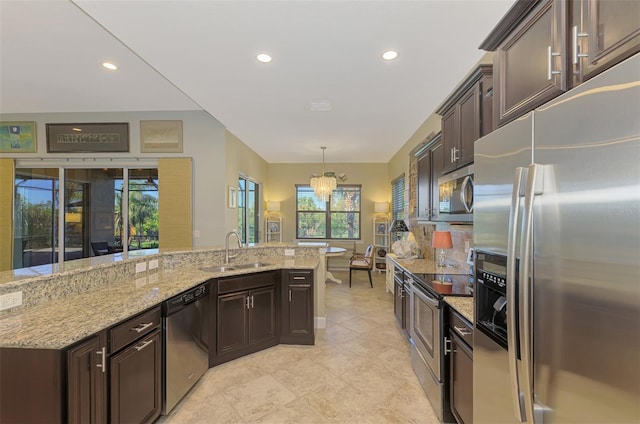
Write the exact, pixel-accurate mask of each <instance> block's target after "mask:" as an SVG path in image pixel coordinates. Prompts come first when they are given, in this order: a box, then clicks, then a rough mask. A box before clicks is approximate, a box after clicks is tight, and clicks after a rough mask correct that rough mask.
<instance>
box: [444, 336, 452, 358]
mask: <svg viewBox="0 0 640 424" xmlns="http://www.w3.org/2000/svg"><path fill="white" fill-rule="evenodd" d="M452 352H453V350H452V349H451V339H450V338H448V337H445V338H444V352H443V353H444V354H445V355H448V354H450V353H452Z"/></svg>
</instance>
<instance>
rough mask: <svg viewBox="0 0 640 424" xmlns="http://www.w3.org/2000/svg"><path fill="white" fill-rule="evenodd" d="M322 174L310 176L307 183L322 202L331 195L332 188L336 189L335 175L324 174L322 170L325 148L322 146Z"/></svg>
mask: <svg viewBox="0 0 640 424" xmlns="http://www.w3.org/2000/svg"><path fill="white" fill-rule="evenodd" d="M321 149H322V174H320V176H319V177H311V182H310V183H309V185H310V186H311V188H312V189H313V193H314V194H315V195H316V197H317V198H318V199H320V200H321V201H323V202H326V201H327V198H328V197H329V196H331V193H332V192H333V190H335V189H336V187H337V183H336V177H333V176H330V177H328V176H326V175H325V172H324V151H325V150H326V149H327V148H326V147H324V146H322V147H321Z"/></svg>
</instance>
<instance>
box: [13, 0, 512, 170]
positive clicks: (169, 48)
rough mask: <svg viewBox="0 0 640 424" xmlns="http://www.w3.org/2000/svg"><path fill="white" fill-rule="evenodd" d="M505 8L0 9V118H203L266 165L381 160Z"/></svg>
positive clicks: (289, 4) (34, 5) (492, 4)
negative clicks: (111, 66)
mask: <svg viewBox="0 0 640 424" xmlns="http://www.w3.org/2000/svg"><path fill="white" fill-rule="evenodd" d="M513 3H514V0H467V1H464V0H422V1H417V0H416V1H401V0H388V1H363V0H360V1H339V0H333V1H332V0H325V1H321V0H315V1H303V0H298V1H270V0H258V1H243V0H235V1H214V0H200V1H179V0H166V1H156V0H147V1H141V0H120V1H114V0H74V1H73V2H71V1H68V0H44V1H34V0H31V1H24V0H1V1H0V112H2V113H37V112H80V111H92V112H111V111H168V110H169V111H171V110H176V111H178V110H195V109H200V108H202V109H204V110H206V111H207V112H208V113H210V114H211V115H212V116H214V117H215V118H216V119H218V120H219V121H220V122H222V123H223V124H224V125H225V126H226V127H227V128H228V129H229V130H230V131H231V132H233V133H234V134H235V135H236V136H238V137H239V138H240V139H241V140H242V141H244V142H245V143H246V144H247V145H249V146H250V147H251V148H252V149H253V150H254V151H256V152H257V153H258V154H259V155H260V156H262V157H263V158H264V159H265V160H267V161H268V162H270V163H293V162H306V163H315V162H319V160H320V159H321V155H322V153H321V150H320V147H321V146H327V151H326V160H327V162H333V163H335V162H373V163H376V162H377V163H380V162H387V161H389V159H390V158H391V157H392V155H393V154H394V153H396V152H397V151H398V149H399V148H400V147H401V146H402V145H403V144H404V143H405V142H406V141H407V140H408V139H409V137H411V135H412V134H413V133H414V132H415V131H416V130H417V129H418V127H419V126H420V125H421V124H422V123H423V122H424V120H425V119H426V118H427V117H428V116H429V115H430V114H431V113H433V112H434V111H435V109H436V108H437V106H438V105H439V104H440V103H441V102H442V101H443V100H444V98H445V97H446V96H447V95H448V94H449V93H450V92H451V91H452V89H453V88H454V87H455V86H456V85H457V84H458V83H459V82H460V80H461V79H462V78H463V77H464V76H465V74H467V72H469V71H470V70H471V68H472V67H473V66H474V64H476V63H477V62H478V60H480V58H481V57H482V55H483V53H484V52H482V51H481V50H478V45H479V44H480V42H481V41H482V40H483V39H484V37H485V36H486V35H487V34H488V33H489V32H490V31H491V29H492V28H493V27H494V26H495V24H496V23H497V22H498V21H499V20H500V19H501V18H502V16H503V15H504V14H505V13H506V11H507V10H508V9H509V7H511V5H512V4H513ZM387 49H395V50H397V51H398V52H399V53H400V56H399V57H398V59H396V60H395V61H393V62H384V61H382V60H381V59H380V55H381V53H382V52H383V51H384V50H387ZM259 52H268V53H269V54H271V55H272V57H273V61H272V62H271V63H269V64H262V63H259V62H257V61H256V59H255V56H256V54H257V53H259ZM107 59H108V60H110V61H113V62H114V63H117V64H118V66H119V70H118V71H115V72H113V71H112V72H108V71H106V70H104V69H103V68H102V67H101V66H100V63H101V62H102V61H103V60H107ZM319 100H329V101H330V102H331V105H332V110H331V111H328V112H312V111H310V104H311V102H314V101H319Z"/></svg>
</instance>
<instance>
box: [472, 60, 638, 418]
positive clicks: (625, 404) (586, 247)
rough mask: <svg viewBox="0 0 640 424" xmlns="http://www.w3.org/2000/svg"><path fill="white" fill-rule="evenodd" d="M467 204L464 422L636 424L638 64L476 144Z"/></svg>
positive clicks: (582, 87) (598, 80)
mask: <svg viewBox="0 0 640 424" xmlns="http://www.w3.org/2000/svg"><path fill="white" fill-rule="evenodd" d="M474 202H475V210H474V229H473V232H474V247H475V250H476V262H477V264H476V277H477V279H476V295H475V296H476V298H475V302H476V304H475V314H476V331H475V333H474V351H473V361H474V363H473V368H474V386H473V395H474V404H473V407H474V413H473V417H474V423H475V424H481V423H491V424H495V423H503V422H507V423H515V422H527V423H542V422H544V423H639V422H640V54H636V55H635V56H633V57H631V58H629V59H627V60H626V61H624V62H622V63H620V64H618V65H617V66H615V67H613V68H611V69H609V70H607V71H605V72H604V73H602V74H600V75H598V76H596V77H594V78H593V79H591V80H589V81H587V82H586V83H584V84H582V85H580V86H578V87H576V88H575V89H573V90H571V91H569V92H567V93H565V94H564V95H562V96H561V97H558V98H556V99H554V100H553V101H551V102H550V103H548V104H545V105H544V106H542V107H540V108H538V109H536V110H535V111H533V112H531V113H529V114H527V115H526V116H524V117H522V118H520V119H518V120H516V121H513V122H511V123H509V124H507V125H505V126H504V127H502V128H500V129H498V130H496V131H494V132H493V133H491V134H489V135H487V136H486V137H484V138H482V139H480V140H478V141H477V142H476V144H475V189H474ZM483 291H484V292H483ZM483 293H484V295H483Z"/></svg>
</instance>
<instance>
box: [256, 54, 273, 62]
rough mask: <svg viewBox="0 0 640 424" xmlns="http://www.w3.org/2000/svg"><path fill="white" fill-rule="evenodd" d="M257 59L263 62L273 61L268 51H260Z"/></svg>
mask: <svg viewBox="0 0 640 424" xmlns="http://www.w3.org/2000/svg"><path fill="white" fill-rule="evenodd" d="M256 59H258V62H262V63H269V62H271V56H269V55H268V54H266V53H260V54H259V55H257V56H256Z"/></svg>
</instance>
